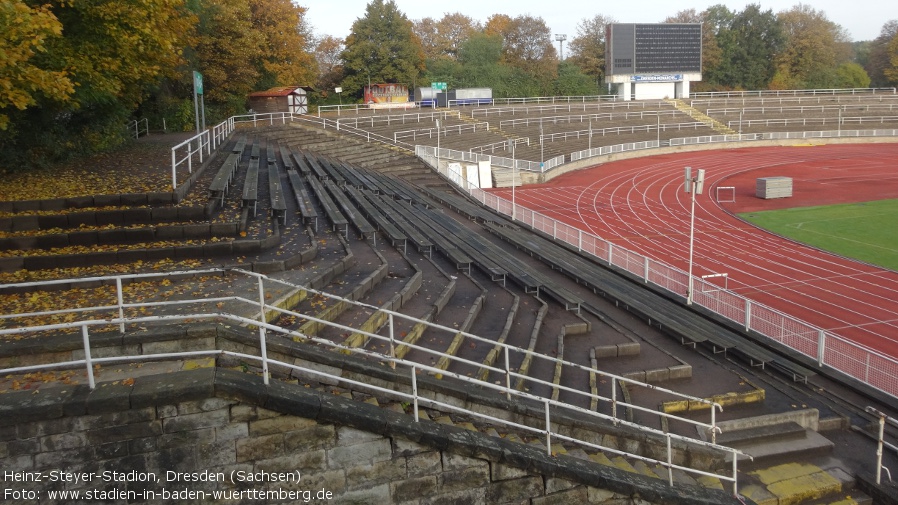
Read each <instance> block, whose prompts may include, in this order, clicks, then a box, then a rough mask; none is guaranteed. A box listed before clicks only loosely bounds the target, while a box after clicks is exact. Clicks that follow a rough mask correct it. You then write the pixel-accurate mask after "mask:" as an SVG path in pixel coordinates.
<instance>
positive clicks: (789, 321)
mask: <svg viewBox="0 0 898 505" xmlns="http://www.w3.org/2000/svg"><path fill="white" fill-rule="evenodd" d="M798 133H813V132H798ZM816 133H824V132H816ZM830 133H833V134H836V133H837V132H830ZM841 133H842V134H843V136H845V134H846V133H849V135H848V136H853V135H851V132H841ZM890 134H891V135H898V130H891V133H890ZM775 135H776V134H769V133H767V134H763V135H758V136H757V137H754V138H756V139H757V138H760V137H763V138H772V137H773V136H775ZM833 136H836V135H833ZM716 137H721V138H724V137H729V138H731V139H732V138H733V137H737V138H740V139H748V138H751V137H752V136H750V135H749V136H746V135H720V136H716ZM707 138H708V139H710V137H707ZM781 138H802V137H781ZM681 140H682V139H681ZM709 141H710V140H709ZM721 141H724V140H721ZM696 143H698V142H696ZM647 144H648V143H647ZM671 145H677V144H676V143H673V142H672V143H671ZM679 145H686V144H685V143H684V144H679ZM418 147H421V146H418ZM609 147H612V148H613V147H617V148H621V150H623V146H609ZM599 149H602V148H599ZM419 152H422V153H424V151H419ZM424 154H426V153H424ZM575 154H576V153H575ZM425 161H427V160H426V159H425ZM439 171H440V172H441V173H443V174H444V175H446V176H447V179H448V180H454V181H456V183H457V181H459V180H460V179H459V177H458V176H457V175H455V176H452V175H451V174H448V173H447V169H444V168H440V169H439ZM459 187H460V188H461V189H462V190H464V191H466V192H467V193H468V194H470V195H471V196H472V197H473V198H474V199H476V200H477V201H479V202H480V203H481V204H483V205H485V206H486V207H489V208H491V209H493V210H495V211H496V212H499V213H501V214H505V215H507V216H509V217H512V216H514V218H515V219H516V220H517V221H520V222H522V223H524V224H525V225H528V226H530V227H531V228H533V229H536V230H539V231H541V232H543V233H546V234H548V235H550V236H551V237H553V238H554V239H556V240H561V241H563V242H566V243H568V244H570V245H572V246H574V247H576V248H577V250H578V251H580V252H582V253H586V254H588V255H591V256H593V257H595V258H597V259H599V260H601V261H603V262H604V263H606V264H608V265H609V266H613V267H617V268H619V269H622V270H624V271H627V272H629V273H631V274H634V275H636V276H638V277H639V278H642V279H644V280H645V282H647V283H652V284H654V285H656V286H658V287H660V288H662V289H664V290H666V291H668V292H669V293H670V294H671V295H673V296H674V297H676V298H681V299H683V300H684V302H685V298H684V296H683V293H686V292H687V291H688V288H689V286H690V284H689V279H688V274H687V273H686V272H683V271H682V270H679V269H677V268H674V267H672V266H670V265H667V264H665V263H662V262H659V261H657V260H654V259H652V258H649V257H646V256H643V255H641V254H639V253H635V252H632V251H629V250H627V249H626V248H624V247H622V246H620V245H616V244H614V243H612V242H609V241H607V240H604V239H602V238H601V237H598V236H596V235H593V234H591V233H588V232H584V231H583V230H581V229H579V228H576V227H574V226H571V225H569V224H566V223H564V222H561V221H558V220H556V219H553V218H551V217H548V216H546V215H543V214H540V213H538V212H535V211H532V210H530V209H527V208H524V207H522V206H521V205H513V203H512V202H510V201H508V200H506V199H504V198H500V197H498V196H496V195H494V194H492V193H488V192H486V191H483V190H482V189H480V188H477V187H474V186H472V185H470V184H469V183H467V181H465V183H464V184H462V185H459ZM692 283H693V284H692V285H693V297H694V298H693V303H694V304H695V305H699V306H702V307H704V308H706V309H708V310H710V311H712V312H714V313H716V314H718V315H720V316H722V317H724V318H727V319H729V320H731V321H733V322H735V323H737V324H740V325H742V326H744V328H745V329H746V331H755V332H757V333H759V334H761V335H763V336H765V337H767V338H770V339H772V340H774V341H776V342H779V343H780V344H783V345H785V346H787V347H789V348H791V349H794V350H796V351H798V352H800V353H801V354H803V355H805V356H807V357H808V358H811V359H813V360H814V361H816V362H817V365H818V366H820V367H823V366H828V367H830V368H832V369H833V370H837V371H839V372H841V373H843V374H845V375H847V376H849V377H852V378H854V379H857V380H860V381H862V382H863V383H865V384H867V385H869V386H871V387H873V388H875V389H878V390H880V391H882V392H885V393H887V394H889V395H891V396H893V397H896V398H898V360H896V359H895V358H893V357H891V356H886V355H884V354H882V353H880V352H877V351H875V350H873V349H869V348H867V347H865V346H863V345H860V344H857V343H855V342H852V341H850V340H847V339H845V338H844V337H842V336H840V335H839V334H837V333H835V332H830V331H826V330H823V329H822V328H819V327H816V326H814V325H811V324H809V323H806V322H804V321H802V320H800V319H797V318H794V317H792V316H789V315H788V314H785V313H783V312H780V311H778V310H776V309H773V308H771V307H767V306H766V305H763V304H760V303H757V302H755V301H752V300H751V299H749V298H746V297H744V296H742V295H740V294H737V293H735V292H732V291H729V290H727V289H722V288H721V287H720V286H717V285H715V284H713V283H712V282H709V281H706V280H705V279H702V278H699V277H693V280H692Z"/></svg>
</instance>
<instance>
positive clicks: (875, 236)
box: [739, 200, 898, 271]
mask: <svg viewBox="0 0 898 505" xmlns="http://www.w3.org/2000/svg"><path fill="white" fill-rule="evenodd" d="M739 216H740V217H742V218H743V219H745V220H746V221H749V222H751V223H753V224H755V225H757V226H759V227H761V228H764V229H766V230H770V231H772V232H774V233H777V234H780V235H783V236H785V237H789V238H791V239H793V240H797V241H799V242H803V243H805V244H808V245H811V246H814V247H817V248H820V249H824V250H827V251H831V252H834V253H836V254H839V255H842V256H847V257H849V258H855V259H858V260H861V261H865V262H867V263H872V264H874V265H879V266H882V267H885V268H888V269H890V270H896V271H898V200H880V201H876V202H864V203H850V204H842V205H830V206H824V207H800V208H795V209H786V210H772V211H764V212H747V213H745V214H740V215H739Z"/></svg>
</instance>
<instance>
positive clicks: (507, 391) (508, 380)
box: [505, 346, 511, 400]
mask: <svg viewBox="0 0 898 505" xmlns="http://www.w3.org/2000/svg"><path fill="white" fill-rule="evenodd" d="M505 398H507V399H508V400H511V367H510V366H509V364H508V346H506V347H505Z"/></svg>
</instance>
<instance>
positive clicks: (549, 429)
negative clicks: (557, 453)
mask: <svg viewBox="0 0 898 505" xmlns="http://www.w3.org/2000/svg"><path fill="white" fill-rule="evenodd" d="M544 403H545V404H546V453H547V455H548V456H549V457H550V458H551V457H552V423H551V420H550V419H549V400H548V398H547V399H545V400H544Z"/></svg>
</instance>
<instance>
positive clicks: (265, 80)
mask: <svg viewBox="0 0 898 505" xmlns="http://www.w3.org/2000/svg"><path fill="white" fill-rule="evenodd" d="M306 10H307V9H306V8H305V7H300V6H299V5H297V4H294V3H293V2H291V1H290V0H250V12H251V14H252V29H253V31H256V32H259V33H260V34H261V36H262V53H261V54H260V55H259V58H258V59H257V60H256V61H255V63H256V65H258V66H259V67H260V68H259V72H260V74H261V77H262V79H261V82H259V83H257V87H258V88H260V89H265V88H269V87H271V86H287V85H309V84H311V83H312V82H314V79H315V74H316V72H315V58H314V56H313V55H312V51H313V50H314V44H313V41H312V35H311V29H310V28H309V26H308V25H307V23H306V21H305V17H304V16H305V13H306Z"/></svg>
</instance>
